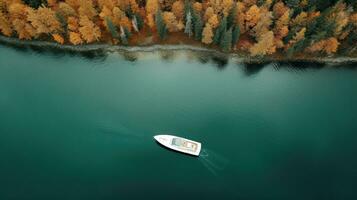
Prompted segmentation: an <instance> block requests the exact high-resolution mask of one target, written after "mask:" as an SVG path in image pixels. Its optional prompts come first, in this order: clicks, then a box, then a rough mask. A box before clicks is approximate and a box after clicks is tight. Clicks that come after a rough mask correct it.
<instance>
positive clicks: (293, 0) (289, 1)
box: [284, 0, 300, 8]
mask: <svg viewBox="0 0 357 200" xmlns="http://www.w3.org/2000/svg"><path fill="white" fill-rule="evenodd" d="M284 2H285V3H286V5H287V6H289V7H290V8H296V7H298V6H299V3H300V0H284Z"/></svg>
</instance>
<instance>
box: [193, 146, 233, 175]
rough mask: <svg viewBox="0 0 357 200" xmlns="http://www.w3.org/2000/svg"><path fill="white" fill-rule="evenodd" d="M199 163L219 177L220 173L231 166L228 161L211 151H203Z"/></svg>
mask: <svg viewBox="0 0 357 200" xmlns="http://www.w3.org/2000/svg"><path fill="white" fill-rule="evenodd" d="M199 161H200V162H201V163H202V164H203V166H205V167H206V168H207V169H208V171H209V172H210V173H212V174H213V175H214V176H219V173H220V172H221V171H223V170H224V169H225V168H226V166H227V165H228V164H229V160H228V159H226V158H225V157H224V156H222V155H220V154H218V153H216V152H214V151H212V150H209V149H202V150H201V154H200V156H199Z"/></svg>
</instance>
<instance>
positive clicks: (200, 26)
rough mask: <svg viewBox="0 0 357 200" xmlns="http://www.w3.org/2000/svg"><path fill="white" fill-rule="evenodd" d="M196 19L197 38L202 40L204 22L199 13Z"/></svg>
mask: <svg viewBox="0 0 357 200" xmlns="http://www.w3.org/2000/svg"><path fill="white" fill-rule="evenodd" d="M195 18H196V21H195V39H196V40H201V39H202V30H203V22H202V19H201V17H200V16H199V15H196V17H195Z"/></svg>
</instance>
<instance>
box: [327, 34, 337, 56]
mask: <svg viewBox="0 0 357 200" xmlns="http://www.w3.org/2000/svg"><path fill="white" fill-rule="evenodd" d="M339 45H340V43H339V42H338V40H337V39H336V38H334V37H330V38H328V39H326V43H325V48H324V51H325V52H326V53H327V54H333V53H336V52H337V49H338V46H339Z"/></svg>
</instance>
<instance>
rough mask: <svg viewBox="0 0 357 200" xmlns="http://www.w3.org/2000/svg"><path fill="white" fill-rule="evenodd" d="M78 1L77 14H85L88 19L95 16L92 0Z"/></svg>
mask: <svg viewBox="0 0 357 200" xmlns="http://www.w3.org/2000/svg"><path fill="white" fill-rule="evenodd" d="M78 3H79V8H78V14H79V15H80V16H87V17H88V18H89V19H90V20H92V19H93V17H95V16H97V11H96V10H95V9H94V5H93V1H92V0H78Z"/></svg>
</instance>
